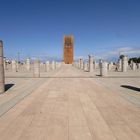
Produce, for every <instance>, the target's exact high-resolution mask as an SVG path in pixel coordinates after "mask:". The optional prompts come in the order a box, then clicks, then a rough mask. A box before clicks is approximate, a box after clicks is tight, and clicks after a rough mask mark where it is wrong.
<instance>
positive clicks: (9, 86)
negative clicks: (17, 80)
mask: <svg viewBox="0 0 140 140" xmlns="http://www.w3.org/2000/svg"><path fill="white" fill-rule="evenodd" d="M13 86H14V84H5V91H7V90H9V89H10V88H12V87H13Z"/></svg>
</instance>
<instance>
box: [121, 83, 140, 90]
mask: <svg viewBox="0 0 140 140" xmlns="http://www.w3.org/2000/svg"><path fill="white" fill-rule="evenodd" d="M121 87H123V88H127V89H131V90H134V91H138V92H140V88H138V87H134V86H130V85H121Z"/></svg>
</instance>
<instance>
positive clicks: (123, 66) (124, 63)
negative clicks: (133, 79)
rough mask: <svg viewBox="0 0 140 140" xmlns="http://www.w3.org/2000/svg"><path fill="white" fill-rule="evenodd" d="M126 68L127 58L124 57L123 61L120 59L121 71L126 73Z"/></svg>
mask: <svg viewBox="0 0 140 140" xmlns="http://www.w3.org/2000/svg"><path fill="white" fill-rule="evenodd" d="M127 67H128V61H127V57H126V56H124V57H123V59H122V71H123V72H126V71H127Z"/></svg>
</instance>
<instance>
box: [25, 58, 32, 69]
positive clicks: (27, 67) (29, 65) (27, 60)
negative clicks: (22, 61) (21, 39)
mask: <svg viewBox="0 0 140 140" xmlns="http://www.w3.org/2000/svg"><path fill="white" fill-rule="evenodd" d="M26 69H27V70H28V71H30V70H31V64H30V59H29V58H28V59H26Z"/></svg>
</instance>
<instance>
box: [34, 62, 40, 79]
mask: <svg viewBox="0 0 140 140" xmlns="http://www.w3.org/2000/svg"><path fill="white" fill-rule="evenodd" d="M33 65H34V66H33V77H34V78H38V77H40V61H39V60H38V59H36V60H34V64H33Z"/></svg>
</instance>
